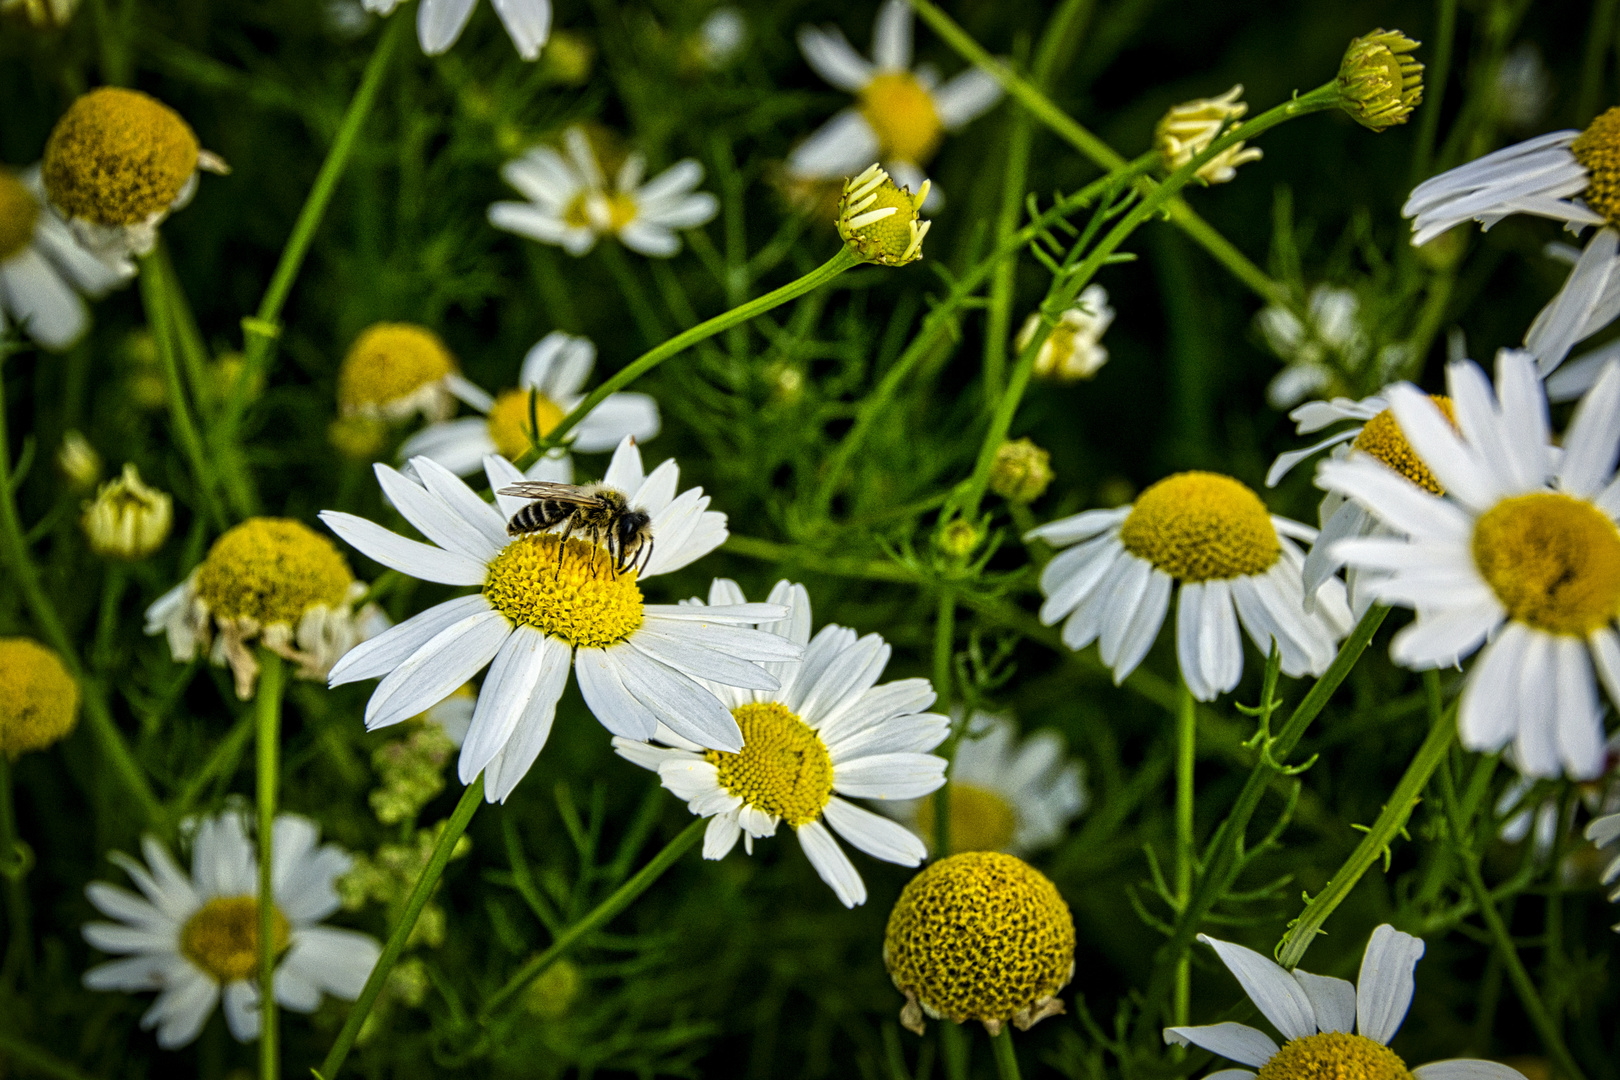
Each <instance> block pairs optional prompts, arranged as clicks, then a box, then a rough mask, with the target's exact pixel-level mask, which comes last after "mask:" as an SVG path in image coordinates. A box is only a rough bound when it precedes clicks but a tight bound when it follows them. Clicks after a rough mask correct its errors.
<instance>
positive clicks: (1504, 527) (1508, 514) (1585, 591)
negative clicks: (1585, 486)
mask: <svg viewBox="0 0 1620 1080" xmlns="http://www.w3.org/2000/svg"><path fill="white" fill-rule="evenodd" d="M1473 552H1474V563H1475V565H1477V566H1478V567H1479V572H1480V574H1481V575H1483V576H1484V578H1485V580H1486V581H1487V582H1489V583H1490V586H1491V589H1492V590H1493V591H1494V592H1495V593H1496V598H1497V599H1498V600H1500V601H1501V602H1502V606H1503V607H1504V608H1506V609H1507V613H1508V617H1509V618H1512V619H1516V620H1517V621H1519V622H1522V623H1525V624H1527V625H1529V626H1532V627H1535V628H1536V629H1537V630H1544V631H1546V632H1547V633H1550V634H1570V635H1579V636H1582V637H1584V636H1586V635H1587V634H1589V633H1591V632H1592V631H1593V630H1596V629H1598V628H1599V627H1602V626H1606V625H1607V624H1609V623H1610V622H1613V621H1614V619H1615V618H1616V617H1617V616H1620V529H1616V528H1615V525H1614V522H1613V521H1610V520H1609V518H1608V516H1607V515H1606V514H1604V513H1603V511H1601V510H1599V509H1598V508H1597V507H1596V506H1593V505H1592V504H1591V503H1589V502H1587V501H1586V500H1585V499H1577V498H1575V497H1574V496H1572V495H1564V494H1560V493H1558V492H1552V491H1538V492H1533V493H1532V494H1529V495H1516V496H1514V497H1513V498H1510V499H1503V500H1502V501H1501V502H1499V503H1497V504H1496V505H1495V506H1493V507H1491V508H1490V509H1489V510H1487V511H1485V513H1483V514H1481V515H1480V517H1479V520H1478V521H1476V522H1475V523H1474V537H1473Z"/></svg>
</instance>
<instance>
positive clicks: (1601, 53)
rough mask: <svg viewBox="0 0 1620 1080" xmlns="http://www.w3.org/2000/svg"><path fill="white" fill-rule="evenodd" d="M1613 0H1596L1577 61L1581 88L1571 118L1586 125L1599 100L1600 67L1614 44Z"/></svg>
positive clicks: (1602, 66) (1600, 89)
mask: <svg viewBox="0 0 1620 1080" xmlns="http://www.w3.org/2000/svg"><path fill="white" fill-rule="evenodd" d="M1614 9H1615V0H1597V2H1596V3H1595V4H1593V5H1592V22H1591V24H1590V25H1589V27H1588V29H1587V32H1586V56H1585V57H1583V58H1582V61H1581V92H1580V94H1579V96H1577V97H1576V99H1575V122H1576V123H1577V124H1580V125H1583V126H1584V125H1586V124H1588V123H1590V122H1591V120H1592V117H1594V116H1596V115H1597V107H1598V102H1599V101H1601V100H1603V68H1604V63H1603V62H1604V60H1606V59H1608V55H1609V50H1610V49H1611V48H1613V47H1614Z"/></svg>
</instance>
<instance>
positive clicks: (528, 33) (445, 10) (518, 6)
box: [360, 0, 551, 60]
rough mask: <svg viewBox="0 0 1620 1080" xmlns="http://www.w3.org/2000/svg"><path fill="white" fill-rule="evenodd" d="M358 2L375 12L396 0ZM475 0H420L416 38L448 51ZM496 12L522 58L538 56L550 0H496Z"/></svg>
mask: <svg viewBox="0 0 1620 1080" xmlns="http://www.w3.org/2000/svg"><path fill="white" fill-rule="evenodd" d="M360 6H361V7H363V8H365V9H366V10H367V11H371V12H375V13H376V14H378V15H388V14H389V13H391V12H392V11H393V10H394V9H395V8H396V7H398V6H399V0H360ZM477 6H478V0H422V2H421V4H419V5H418V6H417V9H416V39H417V41H419V42H421V45H422V51H423V52H424V53H426V54H427V55H429V56H438V55H439V54H440V53H443V52H447V51H448V50H449V48H450V46H452V45H454V44H455V43H456V39H457V38H459V37H461V32H462V31H463V30H465V29H466V28H467V20H468V19H471V18H472V13H473V8H475V7H477ZM495 14H497V15H499V16H500V17H501V23H502V25H504V26H505V27H506V32H507V34H508V35H509V36H510V37H511V38H512V44H513V45H515V46H517V51H518V55H519V56H521V57H523V59H525V60H538V59H540V49H541V46H543V45H545V43H546V38H548V37H550V36H551V0H495Z"/></svg>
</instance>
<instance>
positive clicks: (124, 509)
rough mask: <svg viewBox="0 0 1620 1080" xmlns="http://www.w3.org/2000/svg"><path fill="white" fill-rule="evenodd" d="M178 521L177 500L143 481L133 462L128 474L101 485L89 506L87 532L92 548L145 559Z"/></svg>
mask: <svg viewBox="0 0 1620 1080" xmlns="http://www.w3.org/2000/svg"><path fill="white" fill-rule="evenodd" d="M173 522H174V500H173V499H171V498H170V497H169V496H168V494H167V493H166V492H162V491H159V490H157V489H156V488H151V487H147V486H146V485H145V484H143V483H141V474H140V470H138V469H137V468H135V465H134V463H133V462H128V463H126V464H125V465H124V475H122V476H120V477H119V478H118V479H117V480H109V481H108V482H107V483H105V484H102V485H101V490H100V491H98V492H96V497H95V498H94V499H92V500H91V501H90V502H89V503H87V504H86V505H85V508H84V519H83V521H82V524H83V526H84V534H85V535H86V536H87V537H89V538H90V550H92V551H94V552H95V553H96V554H97V555H100V556H102V557H103V558H107V559H144V558H146V557H147V556H148V555H150V554H152V552H154V551H156V550H157V549H158V548H160V547H162V546H163V541H165V540H167V539H168V538H169V526H170V525H171V524H173Z"/></svg>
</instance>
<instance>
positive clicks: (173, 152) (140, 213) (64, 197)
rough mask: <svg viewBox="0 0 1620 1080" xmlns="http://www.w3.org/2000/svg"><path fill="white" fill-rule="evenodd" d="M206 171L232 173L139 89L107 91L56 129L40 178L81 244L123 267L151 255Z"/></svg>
mask: <svg viewBox="0 0 1620 1080" xmlns="http://www.w3.org/2000/svg"><path fill="white" fill-rule="evenodd" d="M199 169H206V170H208V171H209V172H216V173H223V172H227V171H228V170H227V169H226V167H225V163H224V162H223V161H221V160H220V159H219V158H218V157H217V156H216V155H214V154H211V153H209V152H208V151H206V150H203V149H201V148H200V147H199V146H198V145H197V136H196V135H195V134H193V132H192V130H191V126H190V125H189V124H187V123H186V122H185V121H184V120H182V119H181V118H180V114H179V113H177V112H175V111H174V110H173V109H171V108H169V107H168V106H167V105H165V104H163V103H162V102H161V101H158V100H157V99H156V98H154V97H151V96H149V95H147V94H143V93H141V92H140V91H139V90H125V89H123V88H122V87H117V86H103V87H101V88H99V89H96V90H92V91H90V92H89V93H88V94H84V95H82V96H81V97H80V98H79V99H78V100H77V101H75V102H74V103H73V104H72V106H71V107H69V109H68V111H67V112H66V113H64V114H63V116H62V118H61V119H60V120H58V121H57V122H56V127H55V128H53V129H52V130H51V137H50V139H49V140H48V141H47V142H46V143H45V160H44V162H43V164H42V166H41V170H42V173H41V175H42V176H43V179H44V185H45V195H46V198H47V199H48V201H49V202H50V205H51V206H53V207H55V209H56V211H57V213H59V214H61V216H62V218H63V219H64V220H66V221H67V223H68V224H69V225H70V226H71V227H72V229H73V232H74V235H76V236H77V237H78V238H79V242H80V243H82V244H83V245H84V246H85V247H86V248H88V249H89V250H90V251H91V252H92V253H93V254H95V255H98V256H100V257H101V258H104V259H111V260H118V259H122V258H124V257H126V256H128V255H145V254H146V253H147V252H149V251H151V250H152V248H153V246H154V245H156V244H157V227H158V225H159V224H161V223H162V221H163V219H164V218H166V217H168V216H169V214H170V212H171V211H174V210H177V209H179V208H180V207H182V206H184V205H185V204H186V203H188V202H190V201H191V197H192V196H193V195H194V194H196V191H197V170H199Z"/></svg>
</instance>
